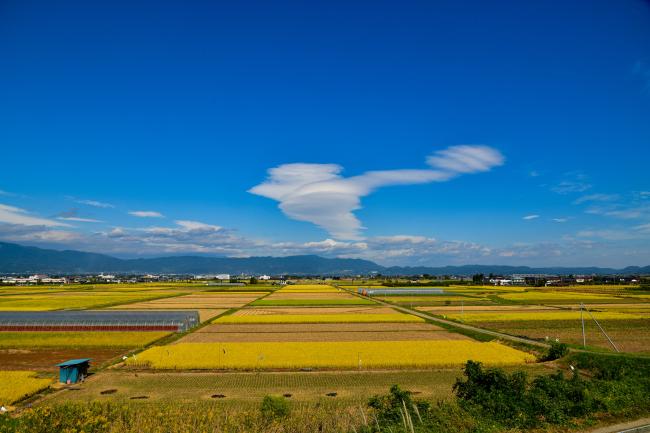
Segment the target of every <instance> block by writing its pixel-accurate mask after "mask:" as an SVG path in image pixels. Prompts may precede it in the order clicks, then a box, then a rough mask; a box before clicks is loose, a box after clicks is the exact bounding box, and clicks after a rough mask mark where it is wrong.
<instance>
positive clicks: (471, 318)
mask: <svg viewBox="0 0 650 433" xmlns="http://www.w3.org/2000/svg"><path fill="white" fill-rule="evenodd" d="M592 314H593V315H594V317H596V319H597V320H632V319H642V318H643V316H641V315H638V314H628V313H617V312H593V311H592ZM584 315H585V317H587V313H584ZM446 317H447V318H448V319H453V320H457V321H459V322H469V323H473V322H506V321H522V320H526V321H539V320H543V321H556V320H580V312H579V311H559V310H555V311H548V312H547V311H544V312H536V311H527V312H510V313H486V312H480V313H476V312H468V313H464V314H462V313H451V314H446Z"/></svg>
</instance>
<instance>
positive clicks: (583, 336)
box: [580, 302, 587, 347]
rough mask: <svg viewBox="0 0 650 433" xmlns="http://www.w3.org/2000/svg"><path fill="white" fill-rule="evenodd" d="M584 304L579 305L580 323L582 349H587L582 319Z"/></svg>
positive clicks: (583, 319)
mask: <svg viewBox="0 0 650 433" xmlns="http://www.w3.org/2000/svg"><path fill="white" fill-rule="evenodd" d="M584 306H585V305H584V304H583V303H582V302H581V303H580V321H581V322H582V347H587V336H586V334H585V317H584V310H583V308H584Z"/></svg>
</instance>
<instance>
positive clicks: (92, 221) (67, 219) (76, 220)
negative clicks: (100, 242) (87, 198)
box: [56, 216, 104, 223]
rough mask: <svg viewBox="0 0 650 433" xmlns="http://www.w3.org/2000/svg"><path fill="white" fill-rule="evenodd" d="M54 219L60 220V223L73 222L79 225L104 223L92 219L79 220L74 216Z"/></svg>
mask: <svg viewBox="0 0 650 433" xmlns="http://www.w3.org/2000/svg"><path fill="white" fill-rule="evenodd" d="M56 219H58V220H61V221H74V222H79V223H102V222H104V221H101V220H96V219H92V218H81V217H74V216H70V217H63V216H61V217H57V218H56Z"/></svg>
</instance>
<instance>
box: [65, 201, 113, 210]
mask: <svg viewBox="0 0 650 433" xmlns="http://www.w3.org/2000/svg"><path fill="white" fill-rule="evenodd" d="M73 200H74V201H75V202H76V203H79V204H85V205H87V206H92V207H98V208H103V209H109V208H114V207H115V205H113V204H110V203H104V202H101V201H97V200H83V199H73Z"/></svg>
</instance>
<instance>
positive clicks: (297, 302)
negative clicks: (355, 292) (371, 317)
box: [251, 298, 376, 307]
mask: <svg viewBox="0 0 650 433" xmlns="http://www.w3.org/2000/svg"><path fill="white" fill-rule="evenodd" d="M375 304H376V303H375V302H374V301H371V300H370V299H362V298H348V299H346V298H343V299H341V298H330V299H269V298H264V299H259V300H257V301H254V302H253V303H251V305H252V306H260V307H265V306H266V307H271V306H279V307H282V306H296V307H297V306H304V307H311V306H319V305H320V306H322V305H326V306H337V305H375Z"/></svg>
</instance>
